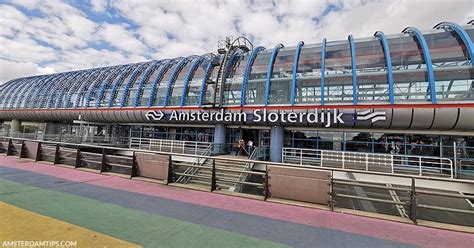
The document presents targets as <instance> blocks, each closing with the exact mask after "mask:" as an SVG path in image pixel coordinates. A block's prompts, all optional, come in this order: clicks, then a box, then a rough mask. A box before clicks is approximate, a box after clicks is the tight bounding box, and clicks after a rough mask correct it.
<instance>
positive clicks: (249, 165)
mask: <svg viewBox="0 0 474 248" xmlns="http://www.w3.org/2000/svg"><path fill="white" fill-rule="evenodd" d="M258 150H259V147H256V148H255V149H254V150H253V151H252V153H251V154H250V156H249V159H250V160H254V159H255V157H257V156H258V153H259V151H258ZM254 164H255V163H252V162H247V163H246V164H245V167H244V168H243V169H242V172H244V171H251V170H252V168H253V166H254ZM248 176H249V174H247V173H240V175H239V178H238V179H237V181H238V182H244V181H247V177H248ZM230 189H232V191H233V192H240V191H241V190H242V184H241V183H234V185H233V187H231V188H230Z"/></svg>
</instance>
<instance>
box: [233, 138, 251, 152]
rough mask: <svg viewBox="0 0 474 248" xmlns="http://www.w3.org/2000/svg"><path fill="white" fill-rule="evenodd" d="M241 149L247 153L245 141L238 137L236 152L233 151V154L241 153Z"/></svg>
mask: <svg viewBox="0 0 474 248" xmlns="http://www.w3.org/2000/svg"><path fill="white" fill-rule="evenodd" d="M242 151H243V152H245V153H246V154H248V153H247V151H246V150H245V141H244V140H243V139H240V140H239V144H238V146H237V152H236V153H235V156H239V155H241V154H242Z"/></svg>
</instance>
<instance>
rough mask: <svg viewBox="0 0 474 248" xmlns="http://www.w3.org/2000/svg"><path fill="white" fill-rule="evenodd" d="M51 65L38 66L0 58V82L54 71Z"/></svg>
mask: <svg viewBox="0 0 474 248" xmlns="http://www.w3.org/2000/svg"><path fill="white" fill-rule="evenodd" d="M55 72H56V71H55V69H54V68H51V67H39V66H38V64H36V63H32V62H12V61H8V60H3V59H0V84H1V82H7V81H9V80H11V79H14V78H18V77H25V76H31V75H39V74H51V73H55Z"/></svg>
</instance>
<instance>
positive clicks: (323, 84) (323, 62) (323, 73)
mask: <svg viewBox="0 0 474 248" xmlns="http://www.w3.org/2000/svg"><path fill="white" fill-rule="evenodd" d="M325 88H326V38H324V39H323V45H322V47H321V105H322V106H324V98H325V97H326V96H325V93H326V92H325Z"/></svg>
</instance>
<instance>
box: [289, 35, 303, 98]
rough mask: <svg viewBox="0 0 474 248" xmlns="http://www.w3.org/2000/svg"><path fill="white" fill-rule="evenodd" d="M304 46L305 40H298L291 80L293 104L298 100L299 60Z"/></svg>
mask: <svg viewBox="0 0 474 248" xmlns="http://www.w3.org/2000/svg"><path fill="white" fill-rule="evenodd" d="M303 46H304V42H303V41H300V42H298V45H297V46H296V50H295V57H294V60H293V78H292V80H291V96H290V103H291V106H293V105H295V100H296V74H297V73H298V61H299V60H300V54H301V48H302V47H303Z"/></svg>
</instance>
